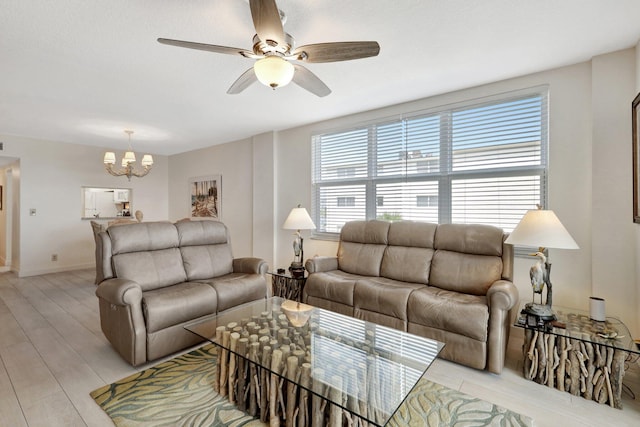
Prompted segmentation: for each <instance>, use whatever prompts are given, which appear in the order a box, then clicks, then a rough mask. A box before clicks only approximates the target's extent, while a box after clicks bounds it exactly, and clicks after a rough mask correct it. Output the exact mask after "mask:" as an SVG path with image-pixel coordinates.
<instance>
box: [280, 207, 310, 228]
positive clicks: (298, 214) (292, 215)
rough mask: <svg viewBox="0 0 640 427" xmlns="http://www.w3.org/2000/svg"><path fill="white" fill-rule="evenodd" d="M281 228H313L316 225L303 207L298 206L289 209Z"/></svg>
mask: <svg viewBox="0 0 640 427" xmlns="http://www.w3.org/2000/svg"><path fill="white" fill-rule="evenodd" d="M282 228H284V229H285V230H315V228H316V225H315V224H314V223H313V220H312V219H311V217H310V216H309V213H308V212H307V210H306V209H305V208H302V207H300V206H298V207H297V208H293V209H291V212H289V216H288V217H287V219H286V220H285V222H284V224H283V225H282Z"/></svg>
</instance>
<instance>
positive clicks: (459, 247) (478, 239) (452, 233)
mask: <svg viewBox="0 0 640 427" xmlns="http://www.w3.org/2000/svg"><path fill="white" fill-rule="evenodd" d="M503 235H504V233H503V231H502V229H500V228H498V227H493V226H491V225H477V224H476V225H468V224H440V225H439V226H438V228H437V230H436V236H435V242H434V247H435V249H442V250H446V251H454V252H462V253H466V254H476V255H491V256H498V257H499V256H502V240H503Z"/></svg>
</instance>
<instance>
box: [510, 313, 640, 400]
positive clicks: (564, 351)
mask: <svg viewBox="0 0 640 427" xmlns="http://www.w3.org/2000/svg"><path fill="white" fill-rule="evenodd" d="M553 311H554V313H555V314H556V316H557V318H558V319H557V321H555V322H550V323H540V324H537V325H534V324H532V323H533V322H531V323H529V322H527V315H526V314H523V313H521V314H520V316H519V317H518V319H517V320H516V324H515V326H517V327H521V328H524V344H523V346H522V354H523V358H524V363H523V375H524V377H525V378H527V379H529V380H532V381H535V382H537V383H539V384H543V385H546V386H548V387H553V388H557V389H558V390H560V391H566V392H568V393H571V394H573V395H575V396H582V397H584V398H585V399H588V400H594V401H596V402H598V403H601V404H608V405H610V406H612V407H614V408H618V409H620V408H622V398H621V397H622V387H623V386H622V380H623V378H624V372H625V361H627V359H628V358H630V357H635V358H637V357H638V355H640V349H638V347H637V346H636V344H635V343H634V341H633V339H632V337H631V333H630V332H629V329H628V328H627V327H626V325H625V324H624V323H622V322H621V321H620V320H619V319H616V318H613V317H607V318H606V320H605V321H604V322H598V321H595V320H591V319H590V318H589V313H588V312H583V311H580V310H573V309H564V308H560V307H554V309H553Z"/></svg>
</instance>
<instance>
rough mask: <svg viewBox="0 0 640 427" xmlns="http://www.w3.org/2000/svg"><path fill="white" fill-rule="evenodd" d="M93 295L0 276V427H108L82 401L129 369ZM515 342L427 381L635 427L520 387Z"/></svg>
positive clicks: (639, 416) (614, 414) (539, 421)
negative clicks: (487, 367) (484, 366)
mask: <svg viewBox="0 0 640 427" xmlns="http://www.w3.org/2000/svg"><path fill="white" fill-rule="evenodd" d="M94 291H95V286H94V285H93V271H92V270H81V271H72V272H65V273H56V274H48V275H43V276H37V277H29V278H24V279H19V278H17V277H16V276H15V275H14V274H13V273H4V274H0V362H1V363H0V426H7V427H19V426H31V427H36V426H37V427H39V426H65V427H67V426H91V427H93V426H112V425H113V424H112V423H111V420H110V419H109V418H108V417H107V416H106V415H105V414H104V413H103V412H102V410H101V409H100V408H99V407H98V406H97V405H96V404H95V403H94V401H93V400H92V399H91V397H89V392H90V391H92V390H94V389H96V388H98V387H100V386H102V385H104V384H108V383H111V382H113V381H115V380H118V379H120V378H123V377H125V376H127V375H129V374H132V373H134V372H135V371H136V369H135V368H132V367H131V366H129V365H128V364H127V363H126V362H124V361H123V360H122V359H121V358H120V357H119V356H118V355H117V354H116V353H115V352H114V351H113V350H112V349H111V347H110V345H109V343H108V342H107V340H106V339H105V338H104V336H103V335H102V332H101V331H100V321H99V316H98V302H97V298H96V296H95V294H94ZM517 334H518V331H517V330H516V332H515V333H514V334H513V335H514V336H513V337H512V339H511V343H510V348H509V354H508V359H507V367H506V369H505V371H504V372H503V373H502V375H499V376H498V375H493V374H488V373H486V372H481V371H477V370H473V369H469V368H465V367H463V366H459V365H456V364H454V363H450V362H446V361H443V360H437V361H436V362H435V363H434V365H433V366H431V368H430V369H429V370H428V372H427V377H428V378H429V379H431V380H433V381H435V382H438V383H440V384H442V385H445V386H447V387H450V388H454V389H458V390H460V391H462V392H464V393H467V394H470V395H473V396H476V397H479V398H482V399H485V400H488V401H491V402H493V403H496V404H498V405H501V406H504V407H506V408H509V409H512V410H514V411H516V412H520V413H523V414H526V415H529V416H530V417H532V418H533V419H534V420H535V421H536V425H537V426H562V427H570V426H581V427H582V426H639V425H640V401H636V400H632V399H631V398H630V397H629V395H625V398H624V409H623V410H617V409H612V408H609V407H607V406H604V405H598V404H596V403H594V402H589V401H586V400H584V399H582V398H578V397H574V396H571V395H570V394H569V393H564V392H559V391H557V390H552V389H549V388H546V387H543V386H540V385H538V384H535V383H533V382H531V381H526V380H524V379H523V378H522V375H521V374H520V369H521V364H520V362H519V357H520V350H519V347H520V346H521V344H522V338H521V336H520V337H519V336H517ZM144 368H145V366H143V367H140V368H138V369H144ZM639 371H640V369H639V368H638V366H637V365H636V363H632V366H631V368H630V370H629V371H628V372H627V375H626V376H625V383H627V384H628V385H629V386H631V388H632V389H633V390H634V391H635V392H636V393H637V394H638V399H640V373H639Z"/></svg>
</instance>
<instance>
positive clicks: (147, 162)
mask: <svg viewBox="0 0 640 427" xmlns="http://www.w3.org/2000/svg"><path fill="white" fill-rule="evenodd" d="M152 165H153V156H152V155H151V154H145V155H144V156H142V166H152Z"/></svg>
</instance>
